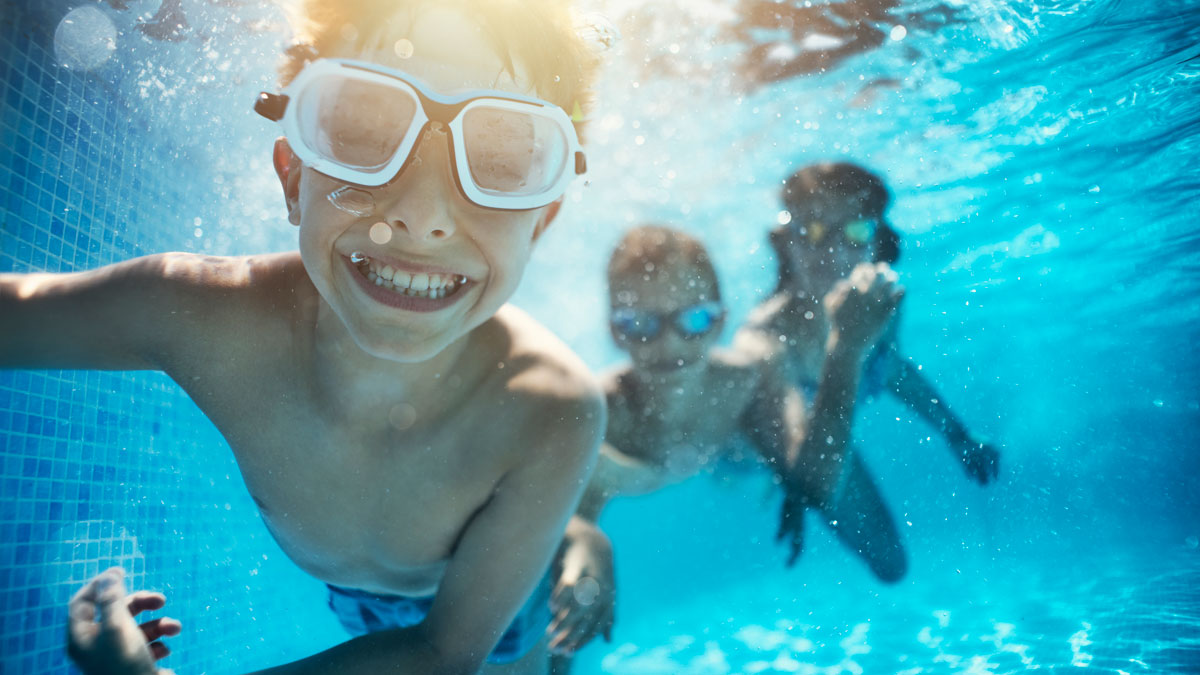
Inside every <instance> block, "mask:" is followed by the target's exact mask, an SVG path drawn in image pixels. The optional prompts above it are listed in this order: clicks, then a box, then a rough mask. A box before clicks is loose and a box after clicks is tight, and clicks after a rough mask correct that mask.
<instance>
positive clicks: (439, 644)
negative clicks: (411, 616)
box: [417, 624, 488, 675]
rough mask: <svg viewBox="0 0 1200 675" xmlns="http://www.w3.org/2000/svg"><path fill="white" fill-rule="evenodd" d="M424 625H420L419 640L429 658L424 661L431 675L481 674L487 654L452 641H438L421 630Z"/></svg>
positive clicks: (418, 628)
mask: <svg viewBox="0 0 1200 675" xmlns="http://www.w3.org/2000/svg"><path fill="white" fill-rule="evenodd" d="M423 627H424V624H418V626H417V630H418V636H419V637H418V639H419V640H420V642H421V646H422V647H423V648H424V650H425V652H426V654H427V658H425V659H422V660H423V661H425V662H426V663H427V664H428V665H429V667H428V668H427V669H426V670H425V672H428V673H429V674H430V675H469V674H471V673H477V672H479V669H480V668H482V667H483V664H484V662H485V661H486V660H487V656H488V655H487V653H476V651H474V650H472V649H469V648H467V647H466V646H465V645H463V644H461V643H457V644H455V643H454V642H456V641H454V640H453V638H452V637H451V636H447V637H448V638H450V639H448V640H447V639H442V640H437V639H434V637H433V636H431V635H429V634H427V633H426V632H425V631H424V630H421V629H422V628H423Z"/></svg>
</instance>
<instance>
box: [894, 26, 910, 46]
mask: <svg viewBox="0 0 1200 675" xmlns="http://www.w3.org/2000/svg"><path fill="white" fill-rule="evenodd" d="M907 35H908V29H907V28H905V27H904V26H892V32H891V38H892V40H894V41H896V42H899V41H901V40H903V39H904V38H905V37H906V36H907Z"/></svg>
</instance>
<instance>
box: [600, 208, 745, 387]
mask: <svg viewBox="0 0 1200 675" xmlns="http://www.w3.org/2000/svg"><path fill="white" fill-rule="evenodd" d="M608 289H609V302H610V307H611V314H610V326H611V328H612V333H613V338H614V339H616V341H617V344H619V345H621V347H622V348H623V349H625V350H627V351H628V352H629V355H630V357H631V358H632V359H633V363H634V366H635V367H637V368H640V369H646V370H652V371H660V372H661V371H670V370H675V369H678V368H680V367H683V366H686V365H689V364H691V363H695V362H698V361H700V360H702V359H703V358H704V357H705V355H706V354H707V353H708V350H709V349H710V348H711V347H712V345H713V343H714V342H715V341H716V339H717V337H718V336H719V334H720V329H721V327H722V324H723V322H724V317H725V311H724V308H723V307H722V305H721V292H720V288H719V287H718V285H717V273H716V271H715V270H714V269H713V266H712V261H711V260H710V259H709V257H708V252H707V251H706V250H705V248H704V245H703V244H701V243H700V242H699V241H698V240H697V239H695V238H694V237H691V236H689V235H687V234H685V233H684V232H681V231H679V230H675V229H672V228H669V227H662V226H655V225H645V226H642V227H638V228H635V229H633V230H630V231H629V232H627V233H626V234H625V237H624V238H623V239H621V243H620V244H618V245H617V249H616V251H614V252H613V255H612V258H611V260H610V261H609V263H608Z"/></svg>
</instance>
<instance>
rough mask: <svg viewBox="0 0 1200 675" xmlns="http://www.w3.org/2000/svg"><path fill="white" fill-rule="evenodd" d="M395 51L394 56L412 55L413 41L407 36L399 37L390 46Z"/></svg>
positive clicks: (405, 57) (404, 56)
mask: <svg viewBox="0 0 1200 675" xmlns="http://www.w3.org/2000/svg"><path fill="white" fill-rule="evenodd" d="M392 49H393V50H395V52H396V56H399V57H400V58H402V59H407V58H409V57H411V56H412V55H413V43H412V40H409V39H408V38H400V39H399V40H396V44H395V45H394V46H393V47H392Z"/></svg>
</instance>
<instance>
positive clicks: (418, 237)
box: [379, 124, 456, 242]
mask: <svg viewBox="0 0 1200 675" xmlns="http://www.w3.org/2000/svg"><path fill="white" fill-rule="evenodd" d="M449 142H450V137H449V134H448V133H447V132H446V131H445V130H444V129H443V128H442V127H441V125H440V124H439V125H437V127H436V128H435V127H433V126H432V125H431V127H430V128H427V129H426V130H425V133H424V134H422V136H421V139H420V140H419V141H417V147H416V148H414V149H413V155H412V157H411V158H410V159H409V162H408V165H407V166H405V167H404V170H403V171H402V172H401V173H400V175H399V176H397V177H396V179H395V180H393V181H392V182H391V183H390V184H388V185H387V186H385V187H383V188H380V192H381V194H380V195H379V196H380V197H381V199H380V201H381V202H382V203H381V204H380V208H379V215H380V216H381V217H382V219H383V221H384V222H386V223H387V224H388V225H390V226H391V227H392V228H393V229H394V230H395V231H396V232H397V233H399V234H401V235H404V236H407V237H408V238H409V239H411V240H414V241H417V242H428V241H437V240H440V239H448V238H449V237H450V236H452V235H453V234H454V232H455V230H456V228H455V225H454V214H453V213H452V211H451V209H450V204H451V203H452V200H453V199H454V192H455V186H454V177H453V176H452V175H451V172H450V146H449Z"/></svg>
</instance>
